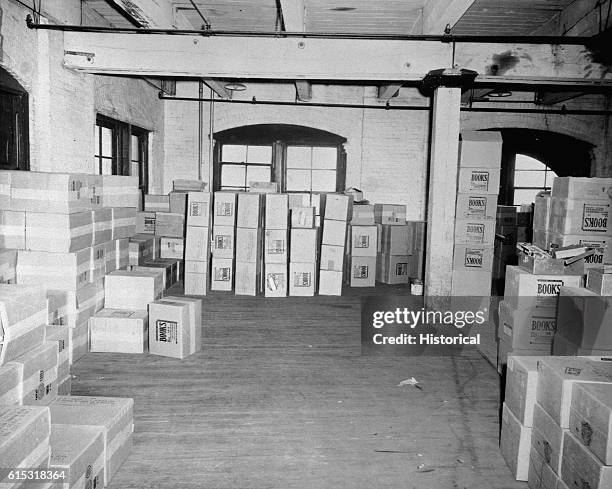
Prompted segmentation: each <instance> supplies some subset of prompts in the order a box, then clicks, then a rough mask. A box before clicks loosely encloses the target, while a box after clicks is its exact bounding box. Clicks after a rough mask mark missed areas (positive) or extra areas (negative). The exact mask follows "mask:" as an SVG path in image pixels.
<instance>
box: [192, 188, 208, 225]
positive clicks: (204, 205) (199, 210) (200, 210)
mask: <svg viewBox="0 0 612 489" xmlns="http://www.w3.org/2000/svg"><path fill="white" fill-rule="evenodd" d="M211 207H212V195H211V193H210V192H189V194H188V196H187V226H199V227H205V228H209V227H211V225H212V222H211Z"/></svg>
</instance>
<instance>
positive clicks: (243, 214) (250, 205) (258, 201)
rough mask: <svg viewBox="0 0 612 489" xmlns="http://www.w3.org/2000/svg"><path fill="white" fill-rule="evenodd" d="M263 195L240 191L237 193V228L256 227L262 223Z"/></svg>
mask: <svg viewBox="0 0 612 489" xmlns="http://www.w3.org/2000/svg"><path fill="white" fill-rule="evenodd" d="M262 207H263V195H262V194H254V193H245V192H241V193H239V194H238V217H237V226H238V227H239V228H250V229H257V228H259V227H261V225H262V218H263V209H262Z"/></svg>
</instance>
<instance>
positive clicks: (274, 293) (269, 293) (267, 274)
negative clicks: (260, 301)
mask: <svg viewBox="0 0 612 489" xmlns="http://www.w3.org/2000/svg"><path fill="white" fill-rule="evenodd" d="M287 276H288V273H287V263H270V262H266V264H265V265H264V295H265V296H266V297H286V296H287Z"/></svg>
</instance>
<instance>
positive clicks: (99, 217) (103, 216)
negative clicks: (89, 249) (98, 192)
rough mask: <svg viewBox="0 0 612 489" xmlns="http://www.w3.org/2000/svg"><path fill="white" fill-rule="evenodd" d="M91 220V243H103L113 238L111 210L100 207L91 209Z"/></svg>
mask: <svg viewBox="0 0 612 489" xmlns="http://www.w3.org/2000/svg"><path fill="white" fill-rule="evenodd" d="M91 215H92V221H93V240H92V244H93V245H98V244H103V243H106V242H107V241H110V240H111V239H113V211H112V209H110V208H101V209H96V210H93V211H91Z"/></svg>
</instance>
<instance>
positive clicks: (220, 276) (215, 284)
mask: <svg viewBox="0 0 612 489" xmlns="http://www.w3.org/2000/svg"><path fill="white" fill-rule="evenodd" d="M236 211H237V195H236V193H234V192H215V193H214V207H213V246H212V266H211V277H210V289H211V290H224V291H231V290H234V270H235V269H234V256H235V240H236Z"/></svg>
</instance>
